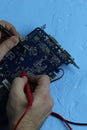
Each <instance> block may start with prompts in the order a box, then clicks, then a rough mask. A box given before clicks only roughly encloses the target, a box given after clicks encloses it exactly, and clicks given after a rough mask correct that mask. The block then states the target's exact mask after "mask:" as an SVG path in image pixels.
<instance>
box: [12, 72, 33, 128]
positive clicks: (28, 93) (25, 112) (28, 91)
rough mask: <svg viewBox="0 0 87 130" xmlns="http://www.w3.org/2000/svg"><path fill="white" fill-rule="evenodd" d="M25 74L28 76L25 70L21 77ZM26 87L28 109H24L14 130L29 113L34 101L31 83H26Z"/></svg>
mask: <svg viewBox="0 0 87 130" xmlns="http://www.w3.org/2000/svg"><path fill="white" fill-rule="evenodd" d="M24 76H26V77H28V75H27V73H25V72H23V73H22V74H21V77H24ZM24 89H25V93H26V96H27V99H28V106H27V108H26V110H25V111H24V113H23V114H22V116H21V117H20V119H19V120H18V122H17V124H16V126H15V128H14V130H17V128H18V125H19V124H20V122H21V121H22V119H23V118H24V116H25V115H26V114H27V112H28V111H29V110H30V108H31V106H32V103H33V96H32V93H31V89H30V84H29V83H28V82H27V83H26V85H25V88H24Z"/></svg>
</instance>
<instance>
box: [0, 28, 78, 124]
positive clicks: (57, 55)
mask: <svg viewBox="0 0 87 130" xmlns="http://www.w3.org/2000/svg"><path fill="white" fill-rule="evenodd" d="M69 63H71V64H73V65H74V66H76V67H77V68H79V67H78V66H77V65H76V64H75V62H74V59H73V58H72V57H71V55H70V54H69V53H68V52H67V51H66V50H64V49H63V48H62V47H61V45H60V44H59V43H58V42H57V41H56V40H55V39H54V38H53V37H52V36H50V35H48V34H47V33H46V32H45V31H44V30H43V29H42V28H39V27H38V28H36V29H35V30H34V31H32V32H31V33H30V34H28V35H27V36H26V37H25V38H24V39H22V40H21V42H19V43H18V45H17V46H15V47H14V48H13V49H11V50H10V51H9V52H8V53H7V55H6V56H5V57H4V58H3V60H2V61H1V62H0V115H2V116H1V117H2V121H4V119H5V115H6V113H5V105H6V102H7V99H8V93H9V90H10V87H11V83H12V80H13V79H14V78H15V77H16V76H20V74H21V72H23V71H25V72H27V73H28V74H29V75H39V74H47V75H49V77H50V80H51V81H52V80H53V79H54V78H55V77H56V73H58V72H59V66H61V65H62V64H65V65H68V64H69ZM3 115H4V116H3ZM0 120H1V119H0ZM0 122H1V121H0Z"/></svg>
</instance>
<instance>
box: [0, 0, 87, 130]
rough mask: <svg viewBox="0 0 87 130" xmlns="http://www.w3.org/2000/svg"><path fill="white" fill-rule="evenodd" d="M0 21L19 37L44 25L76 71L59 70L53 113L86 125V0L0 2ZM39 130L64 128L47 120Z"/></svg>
mask: <svg viewBox="0 0 87 130" xmlns="http://www.w3.org/2000/svg"><path fill="white" fill-rule="evenodd" d="M2 19H4V20H7V21H9V22H11V23H12V24H14V26H15V27H16V28H17V30H18V31H19V32H20V33H21V35H22V36H25V35H26V34H28V33H29V32H31V31H32V30H33V29H34V28H35V27H37V26H41V25H43V24H46V25H47V28H46V31H47V32H48V33H50V34H51V35H53V36H54V37H55V38H56V39H57V40H58V41H59V43H60V44H61V45H62V47H63V48H65V49H66V50H67V51H68V52H69V53H70V54H71V55H72V56H73V57H74V58H75V61H76V62H77V64H78V65H79V66H80V70H77V69H76V68H74V67H73V65H69V66H68V67H63V68H64V70H65V75H64V77H63V78H62V79H61V80H59V81H56V82H55V83H52V84H51V95H52V97H53V99H54V102H55V105H54V108H53V111H56V112H58V113H60V114H61V115H63V116H64V117H65V118H66V119H68V120H71V121H76V122H87V101H86V99H87V69H86V68H87V58H86V55H87V54H86V53H87V0H37V1H36V0H0V20H2ZM72 128H73V130H87V127H81V126H73V125H72ZM41 130H67V128H66V127H65V126H64V124H63V123H62V122H61V121H60V120H57V119H55V118H53V117H49V118H48V119H47V120H46V122H45V123H44V125H43V126H42V128H41Z"/></svg>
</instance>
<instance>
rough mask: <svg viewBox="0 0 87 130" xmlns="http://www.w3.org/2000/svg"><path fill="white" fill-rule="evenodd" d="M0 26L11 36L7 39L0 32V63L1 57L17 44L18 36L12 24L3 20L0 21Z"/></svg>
mask: <svg viewBox="0 0 87 130" xmlns="http://www.w3.org/2000/svg"><path fill="white" fill-rule="evenodd" d="M0 24H1V25H2V26H4V27H5V28H6V29H7V30H8V31H10V32H11V33H12V34H13V36H12V37H10V38H8V37H6V35H5V34H4V33H3V32H1V31H0V61H1V60H2V59H3V57H4V56H5V55H6V53H7V52H8V51H9V50H10V49H11V48H13V47H14V46H15V45H17V43H18V42H19V38H20V34H19V33H18V32H17V31H16V29H15V27H14V26H13V25H12V24H10V23H8V22H6V21H4V20H2V21H0Z"/></svg>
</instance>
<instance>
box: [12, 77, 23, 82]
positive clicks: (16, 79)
mask: <svg viewBox="0 0 87 130" xmlns="http://www.w3.org/2000/svg"><path fill="white" fill-rule="evenodd" d="M21 81H22V78H21V77H16V78H15V79H14V80H13V83H18V82H21Z"/></svg>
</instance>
